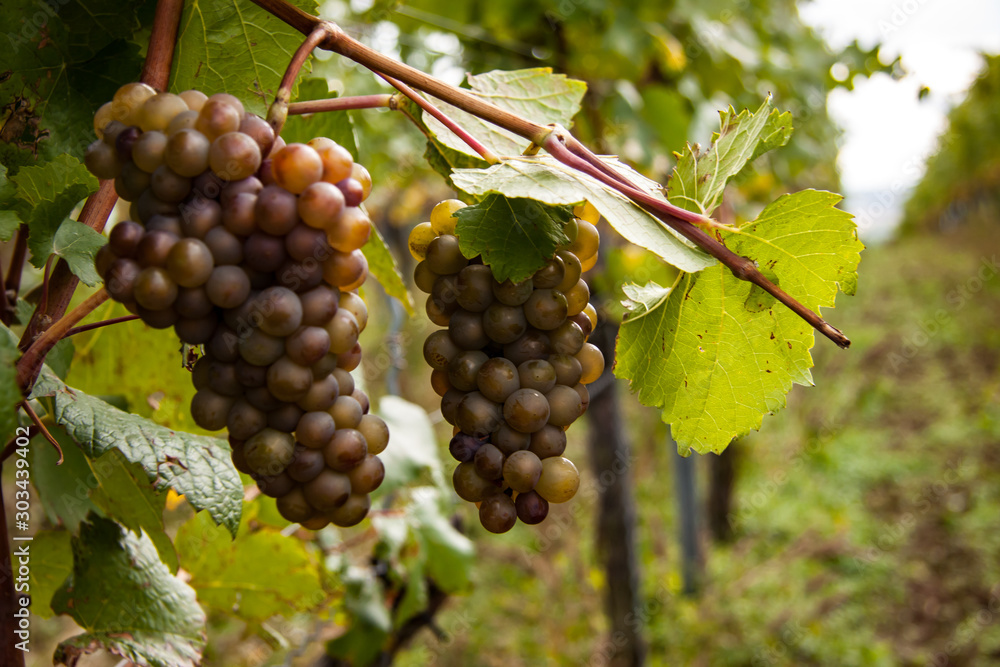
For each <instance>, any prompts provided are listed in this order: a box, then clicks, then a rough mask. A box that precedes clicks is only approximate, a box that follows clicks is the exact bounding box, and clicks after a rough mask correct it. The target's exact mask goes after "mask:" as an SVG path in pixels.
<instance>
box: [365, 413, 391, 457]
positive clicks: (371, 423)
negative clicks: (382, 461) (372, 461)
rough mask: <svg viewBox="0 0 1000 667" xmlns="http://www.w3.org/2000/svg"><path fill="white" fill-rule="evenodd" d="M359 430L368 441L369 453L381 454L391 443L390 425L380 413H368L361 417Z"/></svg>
mask: <svg viewBox="0 0 1000 667" xmlns="http://www.w3.org/2000/svg"><path fill="white" fill-rule="evenodd" d="M358 430H359V431H360V432H361V435H363V436H365V441H366V442H367V443H368V453H369V454H372V455H377V454H381V453H382V452H383V451H385V448H386V447H387V446H388V444H389V427H388V426H387V425H386V423H385V421H384V420H383V419H382V418H381V417H379V416H378V415H372V414H367V415H364V416H363V417H361V422H360V423H359V424H358Z"/></svg>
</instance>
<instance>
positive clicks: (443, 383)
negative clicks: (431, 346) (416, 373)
mask: <svg viewBox="0 0 1000 667" xmlns="http://www.w3.org/2000/svg"><path fill="white" fill-rule="evenodd" d="M431 389H433V390H434V393H435V394H437V395H438V396H444V395H445V394H446V393H448V390H449V389H451V382H449V381H448V371H442V370H433V371H431Z"/></svg>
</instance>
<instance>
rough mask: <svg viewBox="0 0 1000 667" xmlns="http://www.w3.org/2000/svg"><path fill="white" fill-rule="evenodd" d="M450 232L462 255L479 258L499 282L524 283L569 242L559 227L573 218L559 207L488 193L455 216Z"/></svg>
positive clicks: (568, 212) (561, 227)
mask: <svg viewBox="0 0 1000 667" xmlns="http://www.w3.org/2000/svg"><path fill="white" fill-rule="evenodd" d="M455 216H456V217H457V218H458V223H457V224H456V226H455V233H456V234H457V235H458V242H459V247H460V248H461V250H462V254H464V255H465V256H466V257H475V256H476V255H482V256H483V263H484V264H487V265H488V266H489V267H490V268H491V269H493V275H494V276H496V279H497V280H499V281H504V280H507V279H510V280H513V281H515V282H516V281H520V280H524V279H525V278H528V277H530V276H531V274H532V273H534V272H535V271H537V270H538V269H539V268H541V267H542V265H543V264H545V260H547V259H549V258H550V257H552V255H553V254H555V251H556V247H557V246H559V245H561V244H564V243H568V242H569V238H568V237H567V236H566V233H565V232H564V231H563V224H564V223H565V222H567V221H568V220H569V219H570V218H572V217H573V214H572V213H571V212H570V211H569V210H568V209H565V208H558V207H553V206H545V205H543V204H540V203H538V202H537V201H535V200H533V199H508V198H507V197H504V196H503V195H489V196H487V197H486V198H485V199H483V201H481V202H479V203H478V204H473V205H472V206H466V207H465V208H463V209H459V211H458V212H457V213H456V214H455Z"/></svg>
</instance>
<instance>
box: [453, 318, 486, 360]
mask: <svg viewBox="0 0 1000 667" xmlns="http://www.w3.org/2000/svg"><path fill="white" fill-rule="evenodd" d="M448 335H449V336H451V340H452V341H453V342H454V343H455V345H457V346H458V347H460V348H462V349H463V350H480V349H482V348H484V347H486V345H487V344H489V342H490V339H489V337H488V336H487V335H486V329H485V327H484V326H483V315H482V313H471V312H469V311H467V310H465V309H462V308H459V309H458V310H456V311H455V312H454V313H452V314H451V317H450V318H448Z"/></svg>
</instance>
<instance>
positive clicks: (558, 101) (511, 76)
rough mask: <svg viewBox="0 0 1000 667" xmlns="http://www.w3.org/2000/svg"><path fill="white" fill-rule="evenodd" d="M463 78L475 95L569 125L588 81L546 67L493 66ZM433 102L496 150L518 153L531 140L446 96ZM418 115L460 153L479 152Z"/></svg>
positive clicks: (541, 119) (508, 108)
mask: <svg viewBox="0 0 1000 667" xmlns="http://www.w3.org/2000/svg"><path fill="white" fill-rule="evenodd" d="M468 81H469V87H470V88H471V89H472V94H473V95H475V96H476V97H479V98H480V99H483V100H485V101H487V102H490V103H492V104H495V105H496V106H498V107H500V108H501V109H504V110H506V111H510V112H512V113H516V114H518V115H519V116H521V117H522V118H530V119H532V120H533V121H535V122H536V123H539V124H540V125H547V124H549V123H558V124H560V125H565V126H567V127H569V125H570V121H571V120H572V119H573V116H575V115H576V112H577V111H579V110H580V101H581V100H582V99H583V95H584V94H585V93H586V92H587V84H586V83H584V82H583V81H577V80H575V79H569V78H567V77H566V75H564V74H553V73H552V70H551V68H548V67H535V68H532V69H522V70H512V71H502V70H494V71H492V72H486V73H485V74H476V75H470V76H469V77H468ZM434 105H435V106H436V107H438V108H439V109H441V110H442V111H443V112H444V113H445V114H446V115H447V116H448V117H449V118H451V119H452V120H453V121H455V123H456V124H457V125H458V126H459V127H461V128H462V129H464V130H466V131H467V132H469V133H470V134H471V135H472V136H473V137H475V138H476V139H478V140H479V141H480V143H482V144H483V145H484V146H486V148H488V149H490V150H491V151H493V153H495V154H496V155H499V156H504V155H519V154H520V153H522V152H524V149H525V148H527V147H528V145H529V144H530V143H531V142H530V141H528V140H527V139H524V138H522V137H520V136H518V135H516V134H514V133H513V132H509V131H507V130H504V129H502V128H499V127H497V126H496V125H494V124H492V123H490V122H489V121H485V120H482V119H480V118H478V117H476V116H473V115H472V114H469V113H466V112H465V111H462V110H461V109H458V108H457V107H453V106H451V105H450V104H448V103H446V102H441V101H439V100H434ZM423 120H424V122H425V123H426V125H427V128H428V129H429V130H430V131H431V132H432V133H433V134H434V136H435V137H436V138H437V139H438V140H439V141H440V142H441V143H442V144H443V145H445V146H447V147H448V148H450V149H452V150H455V151H458V152H459V153H464V154H466V155H472V156H475V157H477V158H478V157H479V156H478V154H477V153H476V152H475V151H474V150H472V149H471V148H469V147H468V145H466V143H465V142H464V141H462V139H460V138H459V137H458V135H456V134H455V133H454V132H452V131H451V130H449V129H448V128H447V127H445V126H444V125H442V124H441V122H440V121H438V120H437V119H436V118H434V117H432V116H429V115H426V114H425V115H424V117H423Z"/></svg>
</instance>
